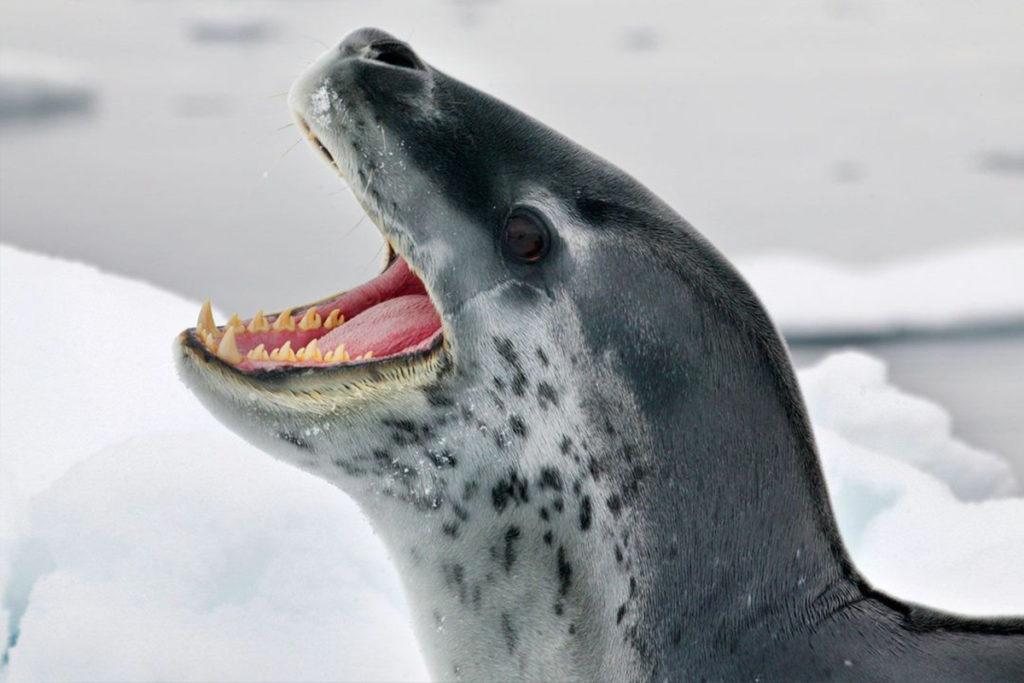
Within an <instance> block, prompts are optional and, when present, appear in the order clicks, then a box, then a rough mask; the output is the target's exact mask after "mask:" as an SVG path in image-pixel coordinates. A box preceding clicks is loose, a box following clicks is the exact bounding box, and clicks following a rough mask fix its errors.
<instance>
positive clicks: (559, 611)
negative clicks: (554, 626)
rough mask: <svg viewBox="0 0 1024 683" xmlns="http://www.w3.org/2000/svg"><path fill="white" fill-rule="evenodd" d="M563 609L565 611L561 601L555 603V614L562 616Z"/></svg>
mask: <svg viewBox="0 0 1024 683" xmlns="http://www.w3.org/2000/svg"><path fill="white" fill-rule="evenodd" d="M564 611H565V608H564V607H562V603H561V602H556V603H555V614H557V615H558V616H562V612H564Z"/></svg>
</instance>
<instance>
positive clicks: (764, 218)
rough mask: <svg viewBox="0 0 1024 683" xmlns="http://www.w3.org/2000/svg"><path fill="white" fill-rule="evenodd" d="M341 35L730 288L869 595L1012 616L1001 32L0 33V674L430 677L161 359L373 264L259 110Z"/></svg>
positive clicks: (803, 6) (1012, 265)
mask: <svg viewBox="0 0 1024 683" xmlns="http://www.w3.org/2000/svg"><path fill="white" fill-rule="evenodd" d="M363 25H378V26H381V27H383V28H385V29H387V30H389V31H391V32H393V33H395V34H396V35H398V36H400V37H403V38H406V39H408V40H409V41H410V42H411V43H412V45H413V46H414V48H415V49H416V50H417V51H418V52H420V53H421V54H422V55H423V56H424V57H425V58H426V59H427V60H428V61H430V62H431V63H433V64H435V65H437V66H438V67H439V68H441V69H443V70H445V71H448V72H449V73H451V74H453V75H455V76H457V77H459V78H461V79H463V80H466V81H468V82H470V83H473V84H475V85H477V86H479V87H481V88H483V89H485V90H487V91H489V92H492V93H494V94H496V95H498V96H500V97H503V98H504V99H506V100H508V101H510V102H512V103H514V104H515V105H517V106H519V107H521V108H522V109H524V110H526V111H528V112H529V113H531V114H533V115H535V116H537V117H538V118H540V119H541V120H543V121H545V122H547V123H549V124H551V125H553V126H555V127H556V128H558V129H560V130H562V131H563V132H565V133H567V134H569V135H570V136H572V137H574V138H576V139H577V140H579V141H580V142H582V143H583V144H584V145H586V146H588V147H590V148H591V149H594V150H595V151H597V152H599V153H601V154H603V155H604V156H606V157H608V158H609V159H611V160H613V161H614V162H615V163H617V164H619V165H620V166H623V167H624V168H626V169H628V170H629V171H630V172H632V173H633V174H634V175H636V176H637V177H639V178H640V179H642V180H643V181H644V182H646V183H647V184H649V185H650V186H651V187H652V189H654V190H655V191H656V192H658V193H659V194H660V195H662V196H663V197H664V198H665V199H667V200H668V201H669V202H671V203H672V204H673V206H675V207H676V208H678V209H679V211H680V212H681V213H682V214H683V215H684V216H686V217H687V218H688V219H690V220H691V221H692V222H693V223H694V224H695V225H697V226H698V228H700V229H701V230H702V231H703V232H704V233H705V234H706V235H708V237H709V238H711V239H712V241H714V242H715V243H716V244H717V245H718V246H719V247H720V248H722V249H723V251H725V252H726V254H727V255H729V256H730V257H732V258H733V259H734V260H735V261H736V262H737V264H738V265H739V266H740V267H741V269H742V270H743V271H744V273H746V275H747V276H748V277H749V279H750V281H751V282H752V284H753V285H754V286H755V289H757V291H758V292H759V293H760V294H761V295H762V297H763V299H764V301H765V303H766V305H767V306H768V308H769V310H770V311H772V313H773V314H774V315H775V317H776V320H777V321H778V322H779V323H780V326H781V328H782V329H783V331H784V333H785V334H786V336H787V338H788V339H789V341H790V342H791V345H792V350H793V354H794V357H795V359H796V361H797V363H798V366H800V367H801V368H802V370H801V372H800V379H801V384H802V386H803V389H804V392H805V395H806V397H807V399H808V403H809V405H810V409H811V413H812V418H813V421H814V426H815V430H816V433H817V435H818V438H819V441H820V445H821V450H822V452H823V457H824V460H825V469H826V475H827V477H828V482H829V486H830V489H831V491H832V494H833V502H834V504H835V507H836V511H837V514H838V516H839V520H840V525H841V527H842V530H843V534H844V538H845V539H846V541H847V543H848V545H849V546H850V549H851V552H852V553H853V555H854V558H855V560H856V562H857V564H858V566H860V567H861V569H862V570H863V571H864V572H865V573H866V574H867V576H868V577H869V578H870V579H871V580H872V581H874V582H875V583H876V584H877V585H879V586H880V587H881V588H883V589H885V590H888V591H890V592H892V593H894V594H896V595H898V596H900V597H903V598H905V599H910V600H916V601H920V602H925V603H928V604H931V605H935V606H938V607H944V608H946V609H951V610H956V611H962V612H968V613H973V614H997V613H1003V614H1007V613H1009V614H1012V613H1017V614H1020V613H1024V586H1022V584H1021V582H1020V580H1019V576H1020V574H1021V572H1022V571H1024V497H1022V491H1021V482H1024V420H1021V419H1020V416H1021V415H1024V127H1022V126H1021V125H1020V121H1022V120H1024V5H1022V4H1021V3H1019V2H1017V1H1016V0H999V1H997V0H979V1H978V2H974V3H962V2H953V1H952V0H941V1H939V2H936V1H935V0H932V1H930V2H924V1H923V0H902V1H899V0H885V1H883V0H815V1H810V0H785V1H779V2H774V3H758V2H754V0H742V1H741V0H717V1H715V2H711V1H704V2H694V3H685V4H682V3H671V2H652V1H649V0H645V1H639V2H630V3H613V2H603V3H602V2H596V3H595V2H562V3H557V4H555V3H550V2H540V1H539V0H538V1H537V2H516V1H513V0H490V1H483V0H476V1H474V0H453V1H449V2H444V1H442V0H433V1H431V2H415V3H414V2H408V3H397V2H380V1H377V2H371V1H369V0H363V1H360V0H350V1H347V2H329V3H328V2H315V1H310V2H298V1H295V2H283V1H279V2H256V1H250V2H235V3H232V2H184V1H176V2H157V3H154V2H143V1H136V0H123V1H118V2H113V1H102V0H101V1H96V2H89V3H80V2H49V1H47V0H6V1H4V2H2V3H0V240H2V242H3V243H4V244H5V245H10V246H4V247H3V248H2V251H0V276H2V279H0V316H2V319H0V601H2V602H0V651H2V652H3V654H2V662H0V678H2V679H6V680H9V681H30V680H40V679H44V680H45V679H49V680H53V679H61V680H72V679H75V680H80V679H89V680H153V679H175V680H227V679H231V680H255V679H260V680H267V679H278V680H286V679H288V680H318V679H338V678H339V677H345V678H348V679H353V680H371V679H377V680H396V679H421V678H423V677H424V676H425V671H424V668H423V664H422V662H421V660H420V658H419V655H418V653H417V650H416V646H415V641H414V639H413V637H412V634H411V631H410V628H409V625H408V622H407V618H406V616H405V605H404V599H403V597H402V595H401V591H400V589H399V584H398V580H397V577H396V576H395V574H394V571H393V570H392V569H391V567H390V564H389V563H388V560H387V557H386V555H385V553H384V550H383V548H382V546H381V545H380V543H379V541H378V540H377V539H376V538H375V537H374V535H373V534H372V532H371V531H370V529H369V527H368V525H367V524H366V522H365V520H364V519H363V517H362V516H361V514H360V513H359V512H358V510H356V508H355V507H354V505H353V504H352V503H351V502H350V501H348V499H346V498H345V497H344V496H343V495H341V494H340V493H338V492H336V491H335V490H334V489H331V488H330V487H328V486H327V485H326V484H324V483H323V482H321V481H319V480H316V479H313V478H311V477H309V476H307V475H305V474H303V473H301V472H298V471H295V470H292V469H289V468H287V467H285V466H283V465H279V464H278V463H276V462H274V461H272V460H271V459H270V458H269V457H266V456H264V455H262V454H260V453H257V452H254V451H253V450H252V449H251V448H250V447H248V446H247V445H245V444H244V443H243V442H241V441H240V440H239V439H237V438H236V437H234V436H233V435H231V434H230V433H228V432H227V431H226V430H224V429H223V428H221V427H220V426H219V425H218V424H217V423H216V422H215V421H214V420H213V419H212V418H210V417H209V416H208V415H207V414H206V413H205V411H204V410H203V409H202V408H201V407H200V406H199V405H198V403H197V402H196V401H195V400H194V399H193V398H192V397H191V396H190V395H189V394H188V392H187V391H186V390H185V389H184V388H183V387H181V386H180V385H179V383H178V382H177V380H176V378H175V377H174V374H173V368H172V365H171V360H170V359H171V356H170V345H171V342H172V340H173V338H174V335H175V333H176V332H177V331H179V330H180V329H181V328H182V327H185V326H187V325H189V324H191V323H192V322H193V321H194V319H195V314H196V311H197V310H198V304H197V303H196V302H197V300H199V299H200V298H205V297H206V296H212V297H213V299H214V302H215V304H218V305H219V306H218V307H219V308H220V309H221V311H222V312H228V313H230V312H231V311H233V310H240V312H242V313H243V314H248V313H251V312H252V311H254V310H255V309H257V308H263V309H266V310H272V309H274V308H279V307H282V306H284V305H287V304H291V303H294V302H295V301H303V300H309V299H312V298H316V297H318V296H320V295H322V294H323V293H325V292H330V291H336V290H338V289H341V288H343V287H346V286H350V285H352V284H355V283H357V282H359V281H362V280H365V279H367V278H368V277H370V276H371V275H373V274H374V273H375V271H376V269H377V268H378V267H379V264H380V259H381V256H380V253H379V250H380V246H381V242H380V238H379V237H378V235H377V233H376V230H374V229H373V228H372V227H371V226H369V225H366V224H360V217H361V215H362V212H361V211H360V210H359V208H358V207H357V206H356V204H355V202H354V201H353V200H352V198H351V196H350V194H349V193H348V191H347V190H345V189H343V188H342V187H340V186H339V183H338V181H337V179H336V178H335V177H334V176H333V175H332V174H330V173H329V172H327V171H326V169H325V168H324V167H323V165H322V163H321V162H320V161H319V159H318V158H317V157H316V156H315V155H314V154H311V153H310V152H309V150H308V149H306V146H305V145H298V146H296V145H295V143H296V141H297V140H298V134H297V133H296V132H295V130H294V128H292V127H288V124H289V123H290V119H289V116H288V113H287V111H286V109H285V104H284V96H283V94H284V93H285V92H286V91H287V89H288V86H289V85H290V83H291V81H292V80H293V79H294V78H295V76H296V75H297V74H298V73H299V72H300V71H301V70H302V69H303V68H304V66H305V65H306V64H308V63H309V62H310V61H311V60H312V59H313V58H315V57H316V56H317V55H318V54H319V53H320V52H321V51H322V50H324V49H325V47H326V45H328V44H330V43H333V42H334V41H336V40H337V39H339V38H340V37H341V36H342V35H344V34H345V33H347V32H348V31H349V30H351V29H353V28H356V27H358V26H363ZM14 247H16V248H14ZM31 252H34V253H31ZM38 254H50V255H54V256H59V257H62V259H61V260H55V259H52V258H47V257H44V256H40V255H38ZM96 267H99V268H100V269H102V270H103V271H105V272H100V271H99V270H97V269H96ZM69 330H78V331H82V332H83V334H82V336H81V337H80V339H81V340H82V341H80V342H79V341H75V342H73V343H72V342H71V338H72V337H71V335H69V334H68V331H69ZM76 339H78V338H77V337H76ZM851 347H855V348H856V349H857V350H855V351H851V350H845V349H849V348H851Z"/></svg>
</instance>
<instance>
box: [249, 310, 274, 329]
mask: <svg viewBox="0 0 1024 683" xmlns="http://www.w3.org/2000/svg"><path fill="white" fill-rule="evenodd" d="M248 330H249V331H250V332H270V323H268V322H267V319H266V318H264V317H263V311H256V315H254V316H253V317H252V320H251V321H249V327H248Z"/></svg>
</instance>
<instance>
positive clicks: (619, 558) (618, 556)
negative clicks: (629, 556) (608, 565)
mask: <svg viewBox="0 0 1024 683" xmlns="http://www.w3.org/2000/svg"><path fill="white" fill-rule="evenodd" d="M615 561H616V562H618V563H619V564H622V548H620V547H619V544H618V543H616V544H615Z"/></svg>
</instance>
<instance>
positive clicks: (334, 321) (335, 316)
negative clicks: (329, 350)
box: [324, 309, 345, 330]
mask: <svg viewBox="0 0 1024 683" xmlns="http://www.w3.org/2000/svg"><path fill="white" fill-rule="evenodd" d="M344 322H345V316H343V315H342V314H341V311H339V310H338V309H334V310H333V311H331V314H330V315H329V316H327V320H325V321H324V327H325V328H326V329H328V330H333V329H334V328H335V327H337V326H338V325H341V324H342V323H344Z"/></svg>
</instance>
